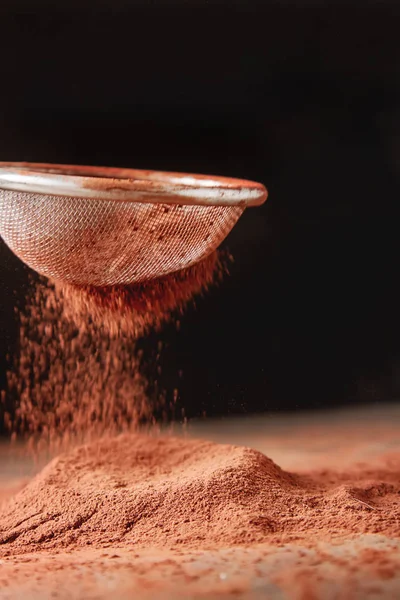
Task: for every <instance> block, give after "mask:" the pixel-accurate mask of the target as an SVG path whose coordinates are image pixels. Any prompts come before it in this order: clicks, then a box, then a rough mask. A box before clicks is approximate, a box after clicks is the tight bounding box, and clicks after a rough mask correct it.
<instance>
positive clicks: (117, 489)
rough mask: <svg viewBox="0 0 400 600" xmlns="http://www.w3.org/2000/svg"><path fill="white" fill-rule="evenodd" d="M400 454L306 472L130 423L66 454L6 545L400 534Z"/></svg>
mask: <svg viewBox="0 0 400 600" xmlns="http://www.w3.org/2000/svg"><path fill="white" fill-rule="evenodd" d="M399 467H400V461H398V462H397V463H396V464H393V462H391V464H390V465H386V469H385V470H382V471H381V473H380V477H379V482H376V481H375V482H374V481H373V480H371V475H373V474H374V475H375V477H376V471H374V472H373V473H371V471H370V470H368V468H366V467H364V468H360V469H358V470H357V472H347V473H340V472H339V473H338V472H333V471H331V472H328V471H319V472H318V471H316V472H313V473H309V474H308V475H306V476H305V475H303V476H300V475H295V474H292V473H288V472H285V471H283V470H282V469H280V468H279V467H278V466H277V465H276V464H274V463H273V462H272V461H271V460H270V459H269V458H267V457H266V456H264V455H263V454H261V453H259V452H257V451H255V450H251V449H250V448H243V447H236V446H230V445H222V444H215V443H211V442H207V441H199V440H190V439H184V438H173V437H165V436H161V437H160V436H154V435H153V436H144V435H140V434H124V435H122V436H118V437H115V438H113V439H103V440H99V441H96V442H93V443H92V444H91V445H85V446H82V447H79V448H77V449H75V450H73V451H72V452H69V453H67V454H64V455H61V456H59V457H58V458H56V459H54V460H53V461H52V462H51V463H50V464H49V465H48V466H47V467H46V468H45V469H44V470H43V471H42V472H41V473H40V474H39V475H38V476H37V477H36V478H35V479H33V480H32V481H31V482H30V483H29V484H28V485H27V486H26V487H25V489H23V490H22V491H21V492H19V493H18V494H17V495H16V496H15V497H14V498H12V499H11V500H9V501H8V503H6V504H3V506H2V511H1V516H0V555H1V554H3V555H4V553H8V555H9V554H10V553H17V554H18V553H21V552H32V551H37V550H45V549H55V548H57V549H60V548H79V547H85V546H87V545H90V546H91V547H102V546H105V545H107V546H108V545H110V544H112V545H114V546H117V547H118V546H119V547H121V546H123V547H128V546H135V547H137V548H139V547H144V546H146V547H167V548H175V547H179V548H183V547H186V548H215V547H220V546H232V545H239V544H240V545H243V544H244V545H248V544H252V545H253V544H259V543H263V542H264V543H265V542H268V543H269V544H274V545H279V544H281V543H282V542H283V541H285V542H286V543H287V542H290V541H296V542H297V543H300V542H301V543H303V544H304V543H310V541H311V542H312V543H315V542H316V541H317V540H332V539H335V538H336V539H340V538H343V537H348V536H349V535H355V534H361V533H363V534H365V533H375V534H376V533H379V534H381V535H382V534H386V535H391V536H399V535H400V506H399V502H398V498H399V493H400V483H399V480H398V469H399Z"/></svg>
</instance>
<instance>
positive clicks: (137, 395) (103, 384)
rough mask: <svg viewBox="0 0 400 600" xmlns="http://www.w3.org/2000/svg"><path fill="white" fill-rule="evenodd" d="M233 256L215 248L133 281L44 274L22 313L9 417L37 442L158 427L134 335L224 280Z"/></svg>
mask: <svg viewBox="0 0 400 600" xmlns="http://www.w3.org/2000/svg"><path fill="white" fill-rule="evenodd" d="M226 264H227V256H225V257H224V256H223V255H222V254H218V253H217V252H214V253H213V254H211V255H210V256H208V257H207V258H206V259H204V260H203V261H202V262H200V263H198V264H197V265H194V266H192V267H189V268H188V269H186V270H183V271H181V272H179V273H174V274H171V275H169V276H166V277H163V278H160V279H157V280H153V281H149V282H147V283H142V284H137V285H132V286H117V287H109V288H90V287H86V288H80V287H73V286H67V285H64V284H61V283H59V282H52V281H48V282H46V281H40V282H39V283H38V284H37V285H36V287H35V288H34V294H33V296H32V297H31V298H30V300H29V301H28V303H27V306H26V307H25V310H24V311H23V312H22V314H21V315H20V322H21V327H20V340H19V341H20V349H19V354H18V356H17V358H16V361H15V368H14V369H13V370H12V371H11V372H10V373H9V375H8V395H7V396H6V395H5V394H4V395H3V396H4V403H5V404H6V405H7V408H8V410H6V413H5V421H6V425H7V427H8V429H9V430H10V432H12V433H13V435H14V436H15V435H18V436H21V435H22V436H23V437H24V438H25V439H28V441H29V444H30V447H31V448H32V449H34V448H35V449H44V448H46V447H48V448H50V450H51V451H52V452H53V453H54V451H56V450H57V449H60V448H62V447H68V445H70V444H71V443H78V442H80V443H82V442H83V441H88V440H90V439H95V438H97V437H99V436H101V435H104V434H107V435H113V434H116V433H118V432H121V431H127V430H129V429H135V428H136V427H137V426H139V425H142V424H152V423H153V421H154V419H153V416H154V412H155V410H156V404H160V403H162V402H163V401H164V397H163V395H162V394H161V395H160V396H159V397H158V398H150V397H149V395H148V394H147V382H146V381H145V380H144V378H143V377H142V376H141V375H140V372H139V362H140V357H139V355H138V353H137V351H136V342H137V339H138V337H139V336H140V335H143V334H144V333H145V332H146V331H148V330H149V329H150V328H152V329H157V328H159V327H160V326H161V325H162V323H164V322H165V321H168V320H169V319H170V318H171V317H172V316H173V315H177V314H179V313H181V312H182V311H183V310H184V308H185V307H186V306H187V304H188V303H189V302H190V301H193V300H194V298H195V297H196V296H198V295H199V294H201V293H203V292H204V291H205V290H207V289H208V288H209V287H210V285H211V284H212V283H217V282H218V281H219V280H220V279H221V277H222V275H223V273H224V272H225V271H226Z"/></svg>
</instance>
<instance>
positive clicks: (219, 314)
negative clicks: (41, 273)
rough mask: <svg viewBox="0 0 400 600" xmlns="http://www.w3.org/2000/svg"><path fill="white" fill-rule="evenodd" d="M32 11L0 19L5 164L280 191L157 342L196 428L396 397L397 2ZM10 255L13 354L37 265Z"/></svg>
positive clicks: (47, 6)
mask: <svg viewBox="0 0 400 600" xmlns="http://www.w3.org/2000/svg"><path fill="white" fill-rule="evenodd" d="M32 6H33V5H32V4H31V3H28V2H25V3H24V2H21V1H16V0H13V1H12V2H11V0H8V1H7V2H5V0H2V4H1V7H0V56H1V58H2V61H1V79H0V81H1V83H0V85H1V93H0V159H1V160H16V161H37V162H65V163H76V164H95V165H112V166H126V167H135V168H150V169H164V170H177V171H189V172H200V173H211V174H221V175H228V176H238V177H244V178H249V179H254V180H257V181H261V182H263V183H265V185H266V186H267V187H268V189H269V194H270V197H269V200H268V201H267V203H266V204H265V205H264V206H263V207H262V208H259V209H251V210H250V209H249V210H248V211H246V213H245V215H244V216H243V217H242V219H241V220H240V221H239V223H238V225H237V226H236V228H235V229H234V231H233V232H232V234H231V235H230V236H229V238H228V240H227V245H228V246H229V248H230V250H231V252H232V253H233V255H234V257H235V264H234V265H233V267H232V269H231V277H230V278H229V279H227V280H226V281H225V283H224V284H223V285H222V287H221V288H220V289H218V290H214V291H213V292H212V293H211V294H209V296H208V297H207V298H206V299H204V300H202V301H200V302H199V303H198V307H197V310H196V311H194V310H191V311H189V313H188V314H187V316H186V317H185V318H184V319H183V320H182V327H181V330H180V332H179V333H178V332H176V330H175V328H174V327H172V326H171V327H167V328H166V329H165V331H164V333H163V335H162V336H161V337H162V339H163V340H164V342H165V349H164V353H163V355H162V358H161V362H162V367H163V376H162V378H161V385H162V386H166V387H167V388H168V389H172V388H173V387H175V386H178V387H179V390H180V394H181V402H182V404H183V405H185V407H186V410H187V413H188V414H189V415H197V414H200V413H201V412H202V411H206V412H207V413H208V414H217V413H223V414H227V413H229V412H243V411H259V410H286V409H293V408H296V409H301V408H310V407H323V406H329V405H333V404H337V405H339V404H343V403H345V404H350V403H357V402H376V401H382V400H385V401H391V400H393V401H396V400H397V398H398V396H399V391H400V362H399V359H400V336H399V333H400V319H399V299H400V298H399V289H400V286H399V285H398V282H397V265H398V258H399V249H400V242H399V235H398V226H399V224H398V220H399V215H400V210H399V194H400V102H399V101H400V43H399V30H400V27H399V25H400V20H399V16H400V9H399V5H398V3H396V2H393V3H390V2H384V1H382V2H354V1H353V2H351V1H350V2H338V1H337V0H336V1H335V2H325V1H322V0H321V1H319V2H267V0H264V1H263V2H255V1H254V0H242V1H231V2H221V1H220V2H211V1H210V2H199V1H194V0H192V1H183V0H182V1H179V2H178V1H175V2H169V1H166V0H165V1H164V2H161V1H159V2H156V1H152V2H150V1H148V2H144V1H142V2H138V1H136V2H133V1H132V2H124V1H123V0H112V1H111V0H110V1H109V2H105V1H104V2H97V3H95V2H89V1H88V0H87V1H81V2H78V0H76V1H75V2H68V3H66V4H64V5H61V3H59V4H57V5H55V3H54V2H52V3H50V2H44V1H43V0H37V1H36V2H35V3H34V8H32ZM0 261H1V263H0V269H1V279H2V281H3V284H2V286H3V293H2V294H1V299H0V302H1V311H2V318H1V327H2V333H1V351H2V355H3V357H4V356H5V352H6V350H7V348H11V349H13V348H14V347H15V339H16V334H17V328H16V324H15V319H14V317H13V306H14V304H15V302H16V300H17V299H18V298H20V297H22V293H23V286H24V284H25V283H26V280H27V273H28V270H27V269H25V268H24V267H23V266H22V264H21V263H20V262H19V261H18V260H17V259H16V258H14V257H13V256H12V255H11V253H10V252H9V251H8V250H7V248H5V246H4V245H2V246H1V247H0ZM14 290H16V294H14ZM154 338H155V336H153V338H151V339H150V340H148V341H147V342H146V343H144V346H145V348H146V353H147V358H148V361H149V370H150V372H151V370H152V369H153V368H155V367H154V364H155V363H154V361H155V359H154V355H153V349H154V347H155V345H156V344H155V341H156V340H155V339H154ZM5 364H6V363H5V358H4V359H2V362H1V365H0V366H1V372H2V377H3V376H4V371H5ZM179 370H182V371H183V378H182V379H180V378H179V377H178V371H179ZM3 378H4V377H3Z"/></svg>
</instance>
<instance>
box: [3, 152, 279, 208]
mask: <svg viewBox="0 0 400 600" xmlns="http://www.w3.org/2000/svg"><path fill="white" fill-rule="evenodd" d="M0 189H6V190H12V191H18V192H30V193H39V194H44V195H48V196H53V197H54V196H63V197H64V196H65V197H74V198H83V199H89V200H110V201H119V202H147V203H154V204H182V205H183V204H186V205H204V206H240V207H243V208H246V207H250V206H259V205H261V204H263V203H264V202H265V200H266V199H267V196H268V192H267V190H266V188H265V187H264V185H262V184H261V183H257V182H255V181H249V180H247V179H238V178H234V177H222V176H219V175H200V174H194V173H180V172H173V171H154V170H144V169H124V168H116V167H95V166H83V165H64V164H51V163H29V162H0Z"/></svg>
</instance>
